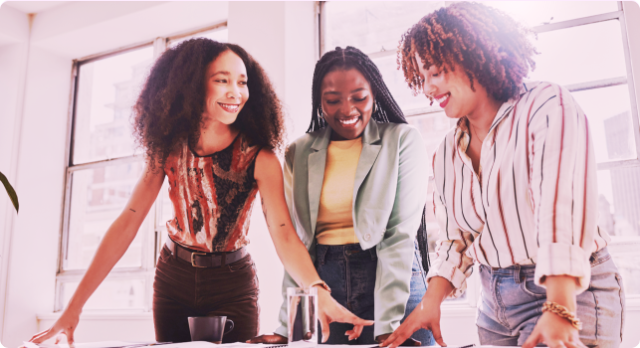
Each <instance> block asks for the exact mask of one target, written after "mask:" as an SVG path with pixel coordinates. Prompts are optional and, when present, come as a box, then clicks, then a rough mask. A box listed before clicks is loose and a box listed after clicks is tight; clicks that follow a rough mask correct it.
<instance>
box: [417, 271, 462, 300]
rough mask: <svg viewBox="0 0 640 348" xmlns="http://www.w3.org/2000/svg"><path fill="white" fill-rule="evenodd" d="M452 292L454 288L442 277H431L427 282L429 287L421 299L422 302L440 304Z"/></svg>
mask: <svg viewBox="0 0 640 348" xmlns="http://www.w3.org/2000/svg"><path fill="white" fill-rule="evenodd" d="M453 290H455V287H454V286H453V284H451V282H450V281H448V280H446V279H445V278H442V277H433V278H431V279H430V280H429V287H428V288H427V292H426V293H425V294H424V296H423V297H422V301H423V302H425V301H429V302H433V303H437V304H441V303H442V301H444V299H446V298H447V296H449V294H451V292H453Z"/></svg>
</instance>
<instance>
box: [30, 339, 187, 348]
mask: <svg viewBox="0 0 640 348" xmlns="http://www.w3.org/2000/svg"><path fill="white" fill-rule="evenodd" d="M23 343H24V345H23V346H24V347H26V348H70V347H69V344H67V343H59V344H52V343H38V344H36V343H33V342H23ZM153 343H155V341H147V342H130V341H129V342H127V341H100V342H88V343H74V344H73V346H72V347H73V348H122V347H130V346H136V347H142V346H146V345H149V344H153ZM194 348H195V347H194Z"/></svg>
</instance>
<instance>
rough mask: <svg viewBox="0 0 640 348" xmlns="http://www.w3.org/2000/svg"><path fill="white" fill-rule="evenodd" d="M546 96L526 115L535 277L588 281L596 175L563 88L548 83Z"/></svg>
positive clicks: (584, 124) (580, 116)
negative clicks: (531, 115) (535, 247)
mask: <svg viewBox="0 0 640 348" xmlns="http://www.w3.org/2000/svg"><path fill="white" fill-rule="evenodd" d="M538 99H540V100H545V101H548V102H546V103H545V104H544V106H542V107H541V108H540V110H538V111H537V113H536V115H535V118H533V119H531V120H530V130H531V131H530V134H531V138H530V139H531V141H532V143H531V144H530V149H528V150H529V158H530V162H531V172H530V176H531V183H530V192H531V195H532V201H533V202H532V203H533V208H534V212H535V220H536V225H537V226H536V233H537V235H538V243H539V247H538V255H537V266H536V272H535V282H536V284H538V285H542V286H544V279H545V277H547V276H555V275H568V276H573V277H576V278H577V279H578V282H579V289H578V293H580V292H582V291H584V290H586V289H587V287H588V285H589V280H590V274H591V273H590V269H591V267H590V263H589V256H590V254H591V251H592V250H591V248H592V245H593V239H594V233H595V231H596V229H597V226H596V224H597V221H596V219H597V208H598V207H597V181H596V180H597V179H596V170H597V168H596V163H595V155H594V149H593V145H592V141H591V139H590V137H589V135H590V134H589V126H588V120H587V117H586V116H585V114H584V112H583V111H582V110H581V109H580V107H579V106H578V105H577V104H576V102H575V101H574V99H573V97H572V96H571V95H570V94H569V92H568V91H567V90H566V89H564V88H562V87H560V86H557V85H550V86H548V87H547V88H545V90H544V92H542V93H540V95H539V96H538Z"/></svg>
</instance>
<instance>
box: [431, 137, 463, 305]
mask: <svg viewBox="0 0 640 348" xmlns="http://www.w3.org/2000/svg"><path fill="white" fill-rule="evenodd" d="M450 136H451V135H449V136H448V137H450ZM448 137H447V138H448ZM447 138H446V139H445V140H444V143H443V144H442V145H441V146H439V148H438V150H437V151H436V153H435V154H434V159H433V173H434V177H435V180H434V186H435V187H434V190H433V197H432V199H433V205H434V213H435V216H436V220H437V222H438V226H439V227H440V232H439V235H438V241H437V242H436V250H435V253H436V257H435V259H434V260H433V262H432V264H431V267H430V268H429V274H428V275H427V280H430V279H431V278H433V277H442V278H444V279H446V280H448V281H449V282H451V284H452V285H453V287H454V288H455V290H454V291H453V292H452V293H451V294H449V296H448V297H450V298H456V297H459V296H461V295H462V294H463V293H464V291H465V290H466V288H467V282H466V280H467V278H468V277H469V276H470V275H471V272H472V271H473V268H472V266H473V262H474V261H473V259H472V258H471V257H469V256H467V253H466V251H467V249H468V248H469V247H471V246H472V245H473V240H474V237H473V235H472V234H471V233H469V232H464V231H462V230H461V229H460V227H459V226H458V225H457V223H456V221H457V219H456V217H455V216H454V215H453V211H452V209H449V208H447V204H446V203H447V201H446V199H445V195H444V194H445V188H446V181H447V178H449V180H451V178H452V176H453V175H456V173H455V169H454V167H453V166H454V163H452V162H450V161H448V160H447V159H448V158H450V156H447V153H449V155H450V154H451V151H454V149H453V146H451V145H449V144H450V143H451V142H450V141H449V142H448V139H447ZM452 203H453V202H452Z"/></svg>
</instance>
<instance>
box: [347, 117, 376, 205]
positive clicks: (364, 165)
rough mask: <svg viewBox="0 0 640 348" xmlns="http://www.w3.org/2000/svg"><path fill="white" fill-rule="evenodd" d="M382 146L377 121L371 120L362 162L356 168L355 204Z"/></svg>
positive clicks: (365, 131) (364, 135)
mask: <svg viewBox="0 0 640 348" xmlns="http://www.w3.org/2000/svg"><path fill="white" fill-rule="evenodd" d="M381 147H382V145H381V144H380V134H379V133H378V125H377V123H376V121H374V120H370V121H369V124H368V125H367V128H365V130H364V134H363V135H362V152H361V153H360V160H359V161H358V167H357V168H356V179H355V182H354V184H353V202H354V204H355V201H356V199H355V198H356V196H357V194H358V190H359V189H360V185H362V182H363V181H364V179H365V178H366V177H367V174H369V171H370V170H371V167H372V166H373V163H374V162H375V161H376V158H377V157H378V153H380V149H381Z"/></svg>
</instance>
